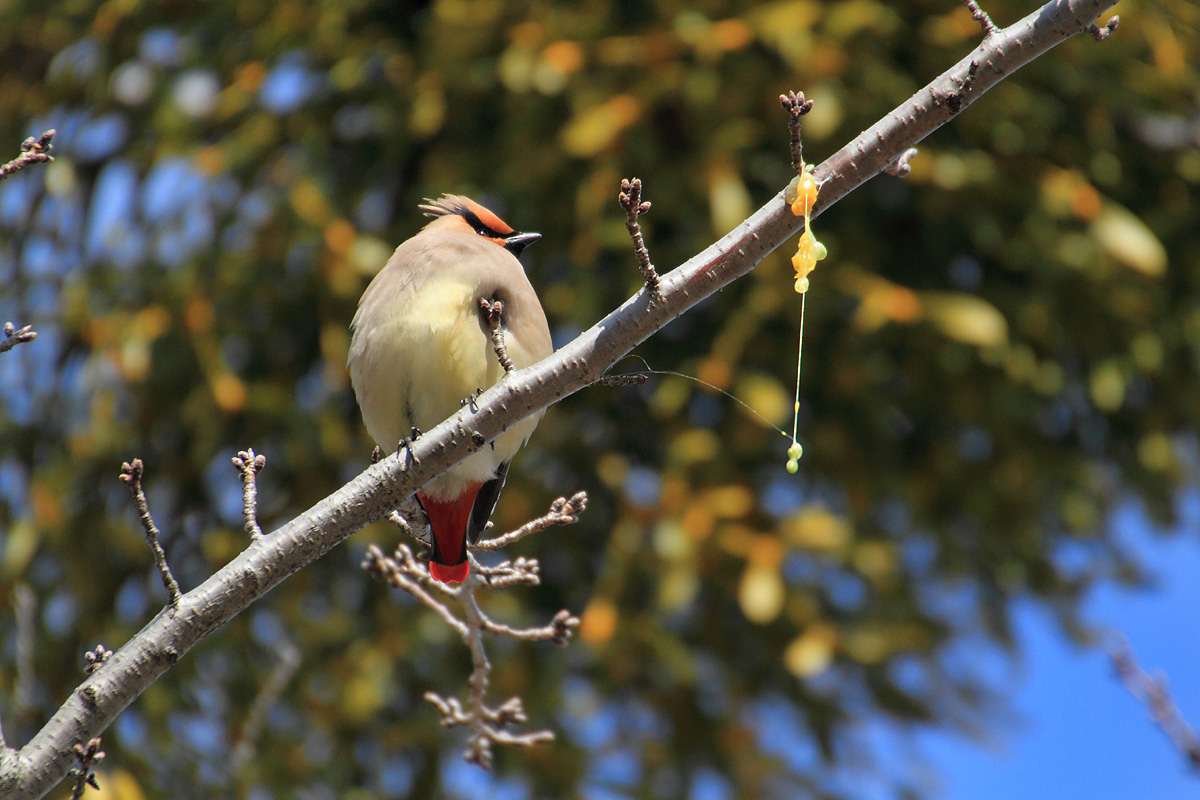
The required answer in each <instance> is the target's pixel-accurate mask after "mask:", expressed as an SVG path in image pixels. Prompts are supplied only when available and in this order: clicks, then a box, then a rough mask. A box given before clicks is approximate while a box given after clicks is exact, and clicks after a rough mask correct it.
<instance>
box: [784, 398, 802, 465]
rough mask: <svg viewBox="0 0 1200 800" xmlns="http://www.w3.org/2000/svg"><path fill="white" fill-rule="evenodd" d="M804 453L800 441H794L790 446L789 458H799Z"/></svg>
mask: <svg viewBox="0 0 1200 800" xmlns="http://www.w3.org/2000/svg"><path fill="white" fill-rule="evenodd" d="M797 405H798V404H797ZM802 455H804V448H803V447H801V446H800V443H799V442H792V446H791V447H789V448H788V458H794V459H799V458H800V457H801V456H802Z"/></svg>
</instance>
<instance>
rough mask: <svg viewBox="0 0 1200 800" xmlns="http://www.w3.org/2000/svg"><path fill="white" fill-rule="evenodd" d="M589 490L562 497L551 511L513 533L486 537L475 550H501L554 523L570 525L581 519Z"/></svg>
mask: <svg viewBox="0 0 1200 800" xmlns="http://www.w3.org/2000/svg"><path fill="white" fill-rule="evenodd" d="M587 500H588V496H587V492H576V493H575V494H574V495H572V496H571V499H570V500H568V499H566V498H565V497H560V498H558V499H557V500H555V501H554V502H553V503H551V504H550V511H549V512H547V513H546V514H543V515H542V516H540V517H538V518H537V519H535V520H531V521H529V522H527V523H525V524H524V525H522V526H521V527H519V528H517V529H516V530H515V531H512V532H511V533H506V534H504V535H503V536H497V537H495V538H493V539H484V540H483V541H481V542H478V543H476V544H475V545H474V549H475V550H499V549H500V548H501V547H507V546H508V545H510V544H512V543H513V542H517V541H520V540H521V539H524V538H525V537H526V536H528V535H529V534H531V533H541V532H542V531H544V530H546V529H547V528H549V527H551V526H552V525H570V524H571V523H573V522H578V521H579V514H580V513H581V512H582V511H583V510H584V509H586V508H587Z"/></svg>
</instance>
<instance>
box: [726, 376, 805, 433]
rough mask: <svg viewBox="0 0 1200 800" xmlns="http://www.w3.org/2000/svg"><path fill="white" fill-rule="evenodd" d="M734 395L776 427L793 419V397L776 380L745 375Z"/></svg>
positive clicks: (739, 381)
mask: <svg viewBox="0 0 1200 800" xmlns="http://www.w3.org/2000/svg"><path fill="white" fill-rule="evenodd" d="M733 393H734V395H736V396H738V397H740V398H742V400H743V401H744V402H745V403H746V405H748V406H750V407H751V408H753V409H754V410H755V411H757V412H758V413H759V414H762V415H763V416H764V417H766V418H767V419H768V420H770V421H771V422H772V423H773V424H775V425H782V424H783V422H784V420H790V419H791V416H792V402H793V401H792V395H791V393H790V392H789V391H788V390H787V389H785V388H784V387H783V384H782V383H780V382H779V381H777V380H776V379H775V378H772V377H770V376H768V375H761V374H758V373H752V374H749V375H743V376H742V377H740V378H739V379H738V380H737V383H736V386H735V388H734V390H733Z"/></svg>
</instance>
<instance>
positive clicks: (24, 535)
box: [4, 519, 42, 576]
mask: <svg viewBox="0 0 1200 800" xmlns="http://www.w3.org/2000/svg"><path fill="white" fill-rule="evenodd" d="M41 538H42V537H41V534H40V533H38V529H37V526H36V525H34V524H33V522H32V520H29V519H22V520H20V521H19V522H17V523H16V524H15V525H13V526H12V527H11V528H9V529H8V537H7V538H6V539H5V542H4V572H5V573H6V574H8V575H10V576H11V575H20V574H21V573H23V572H24V571H25V568H26V567H27V566H29V561H30V560H31V559H32V558H33V554H34V553H36V552H37V548H38V543H39V542H40V541H41Z"/></svg>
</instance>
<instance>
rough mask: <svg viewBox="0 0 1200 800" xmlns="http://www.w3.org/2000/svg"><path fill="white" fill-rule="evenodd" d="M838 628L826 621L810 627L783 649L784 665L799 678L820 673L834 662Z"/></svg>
mask: <svg viewBox="0 0 1200 800" xmlns="http://www.w3.org/2000/svg"><path fill="white" fill-rule="evenodd" d="M837 640H838V634H837V629H836V628H834V627H833V626H832V625H828V624H826V623H824V622H818V623H815V624H813V625H810V626H809V627H808V630H806V631H805V632H804V633H802V634H800V635H799V636H797V637H796V638H795V639H793V640H792V643H791V644H789V645H788V647H787V650H784V651H783V665H784V666H785V667H787V669H788V672H790V673H792V674H793V675H795V676H796V677H797V678H811V677H813V676H815V675H820V674H821V673H822V672H824V671H825V670H827V669H828V668H829V665H830V664H831V663H833V652H834V648H835V647H836V646H837Z"/></svg>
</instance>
